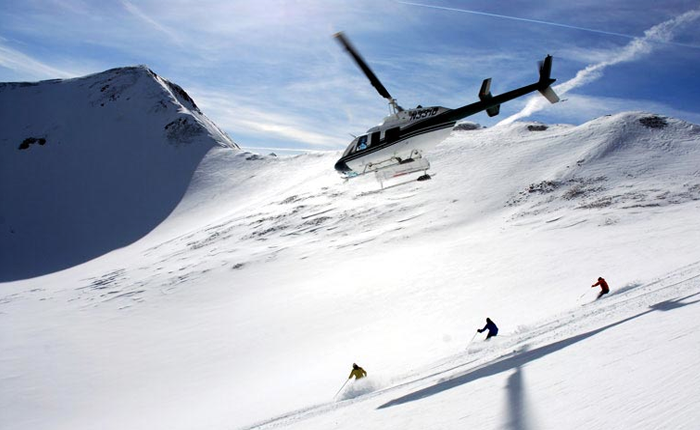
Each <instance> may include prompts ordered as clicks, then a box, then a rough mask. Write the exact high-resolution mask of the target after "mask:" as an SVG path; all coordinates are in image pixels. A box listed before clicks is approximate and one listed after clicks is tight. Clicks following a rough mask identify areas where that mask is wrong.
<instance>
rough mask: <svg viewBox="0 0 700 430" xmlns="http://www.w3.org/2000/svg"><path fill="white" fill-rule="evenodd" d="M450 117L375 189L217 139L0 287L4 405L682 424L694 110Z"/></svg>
mask: <svg viewBox="0 0 700 430" xmlns="http://www.w3.org/2000/svg"><path fill="white" fill-rule="evenodd" d="M467 128H473V129H467V130H462V131H455V132H454V133H453V134H452V136H451V137H450V138H449V139H448V140H447V141H446V142H444V143H443V144H441V145H440V146H438V148H437V149H436V150H435V151H434V153H433V154H431V161H432V164H433V173H434V177H433V179H432V180H431V181H427V182H420V183H419V182H411V183H408V184H404V185H401V186H397V187H393V188H386V189H384V190H383V191H379V190H378V188H379V185H378V184H377V183H376V182H375V181H374V180H373V179H372V178H358V179H357V180H352V181H348V182H343V181H342V180H341V179H340V178H339V177H338V176H337V175H336V174H335V173H334V172H333V169H332V166H333V163H334V162H335V160H336V159H337V157H338V156H339V154H307V155H298V156H294V157H272V156H259V155H256V154H250V153H246V152H240V151H236V152H234V151H230V150H228V149H225V148H214V149H212V150H210V151H209V152H208V153H207V155H206V156H205V157H204V159H203V160H202V161H201V163H199V165H198V167H197V169H196V171H195V173H194V175H193V177H192V179H191V182H190V185H189V188H188V189H187V192H186V194H185V196H184V198H183V199H182V200H181V201H180V203H179V205H178V206H177V208H176V209H175V210H174V211H173V212H172V214H170V215H169V216H168V217H167V219H166V220H165V221H164V222H162V223H161V224H160V225H158V226H157V227H156V228H155V229H154V230H153V231H151V232H150V233H149V234H148V235H146V236H145V237H143V238H142V239H140V240H138V241H137V242H135V243H133V244H131V245H129V246H126V247H123V248H121V249H117V250H114V251H112V252H110V253H108V254H106V255H103V256H101V257H100V258H97V259H94V260H92V261H89V262H88V263H86V264H82V265H80V266H77V267H72V268H70V269H68V270H64V271H61V272H58V273H53V274H50V275H47V276H43V277H40V278H35V279H28V280H23V281H16V282H6V283H4V284H0V292H1V293H0V338H1V339H2V344H3V348H2V349H0V375H1V376H0V378H2V383H1V384H0V410H1V411H2V415H0V424H1V425H0V427H2V428H7V429H12V430H14V429H25V428H32V429H38V430H42V429H64V428H65V429H68V428H70V429H71V430H75V429H88V428H102V429H120V430H121V429H125V428H128V429H230V428H298V429H305V430H309V429H310V430H317V429H318V430H320V429H328V428H338V429H358V428H362V429H386V428H401V429H416V430H418V429H425V428H441V429H462V428H465V427H473V428H480V429H513V430H528V429H561V428H566V429H576V428H588V429H606V430H607V429H629V428H635V429H656V428H687V429H690V428H695V427H696V423H697V422H698V420H700V404H699V403H698V402H699V401H698V399H700V388H699V387H700V377H699V376H697V374H698V372H697V357H698V353H699V352H700V320H698V318H697V317H696V315H697V314H696V312H697V308H698V306H700V252H699V251H698V246H697V244H698V243H700V216H698V214H699V213H700V212H699V209H700V126H697V125H694V124H689V123H686V122H683V121H680V120H676V119H673V118H668V117H662V116H658V115H653V114H648V113H640V112H633V113H622V114H618V115H614V116H609V117H603V118H598V119H596V120H593V121H591V122H589V123H586V124H582V125H579V126H569V125H551V126H547V125H544V124H534V123H513V124H511V125H508V126H502V127H495V128H477V127H467ZM48 145H49V143H47V144H46V148H48ZM30 149H34V148H33V147H31V146H30ZM37 149H45V148H43V147H38V148H37ZM122 210H128V208H122ZM598 276H603V277H605V278H606V279H607V281H608V283H609V284H610V286H611V289H612V291H611V294H609V295H608V296H607V297H605V298H604V299H601V300H599V301H593V299H594V298H595V296H596V293H597V288H596V289H593V288H591V284H593V283H594V282H595V281H596V278H597V277H598ZM487 316H488V317H490V318H491V319H493V320H494V321H495V322H496V323H497V324H498V326H499V327H500V330H501V331H500V333H499V336H498V337H497V338H495V339H492V340H489V342H483V335H481V336H477V337H473V336H474V335H475V334H476V332H475V329H476V328H480V327H482V326H483V325H484V318H485V317H487ZM353 362H357V363H358V364H360V365H361V366H362V367H364V369H366V370H367V372H368V375H369V376H368V377H367V378H366V379H363V380H361V381H358V382H354V381H353V382H350V383H348V384H347V385H346V386H345V387H344V388H343V390H342V391H341V392H339V394H338V395H337V397H335V398H334V397H333V396H334V395H335V394H336V392H338V390H339V389H340V388H341V385H342V384H343V383H345V382H346V381H347V379H346V378H347V377H348V374H349V372H350V369H351V364H352V363H353Z"/></svg>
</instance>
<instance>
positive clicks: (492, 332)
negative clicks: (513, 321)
mask: <svg viewBox="0 0 700 430" xmlns="http://www.w3.org/2000/svg"><path fill="white" fill-rule="evenodd" d="M486 330H488V331H489V332H488V334H487V335H486V340H489V339H490V338H492V337H494V336H496V335H497V334H498V327H496V324H494V322H493V321H491V318H486V325H485V326H484V328H481V329H477V330H476V331H478V332H479V333H483V332H484V331H486Z"/></svg>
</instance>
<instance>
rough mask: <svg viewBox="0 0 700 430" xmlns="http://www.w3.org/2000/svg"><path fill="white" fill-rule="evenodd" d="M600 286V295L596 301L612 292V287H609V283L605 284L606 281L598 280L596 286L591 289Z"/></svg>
mask: <svg viewBox="0 0 700 430" xmlns="http://www.w3.org/2000/svg"><path fill="white" fill-rule="evenodd" d="M599 285H600V293H599V294H598V297H596V300H598V299H599V298H601V297H603V296H604V295H606V294H608V293H609V292H610V287H608V283H607V282H605V279H603V278H602V277H601V278H598V282H596V283H595V284H593V285H591V288H595V287H597V286H599Z"/></svg>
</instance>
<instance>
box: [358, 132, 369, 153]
mask: <svg viewBox="0 0 700 430" xmlns="http://www.w3.org/2000/svg"><path fill="white" fill-rule="evenodd" d="M368 147H369V145H368V144H367V136H366V135H365V136H360V137H358V138H357V146H355V152H360V151H364V150H365V149H367V148H368Z"/></svg>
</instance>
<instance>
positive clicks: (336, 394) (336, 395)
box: [333, 378, 350, 399]
mask: <svg viewBox="0 0 700 430" xmlns="http://www.w3.org/2000/svg"><path fill="white" fill-rule="evenodd" d="M349 381H350V378H348V380H347V381H345V383H344V384H343V386H342V387H340V390H338V392H337V393H335V396H333V398H334V399H335V398H336V397H338V394H340V392H341V391H343V388H345V386H346V385H347V383H348V382H349Z"/></svg>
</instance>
